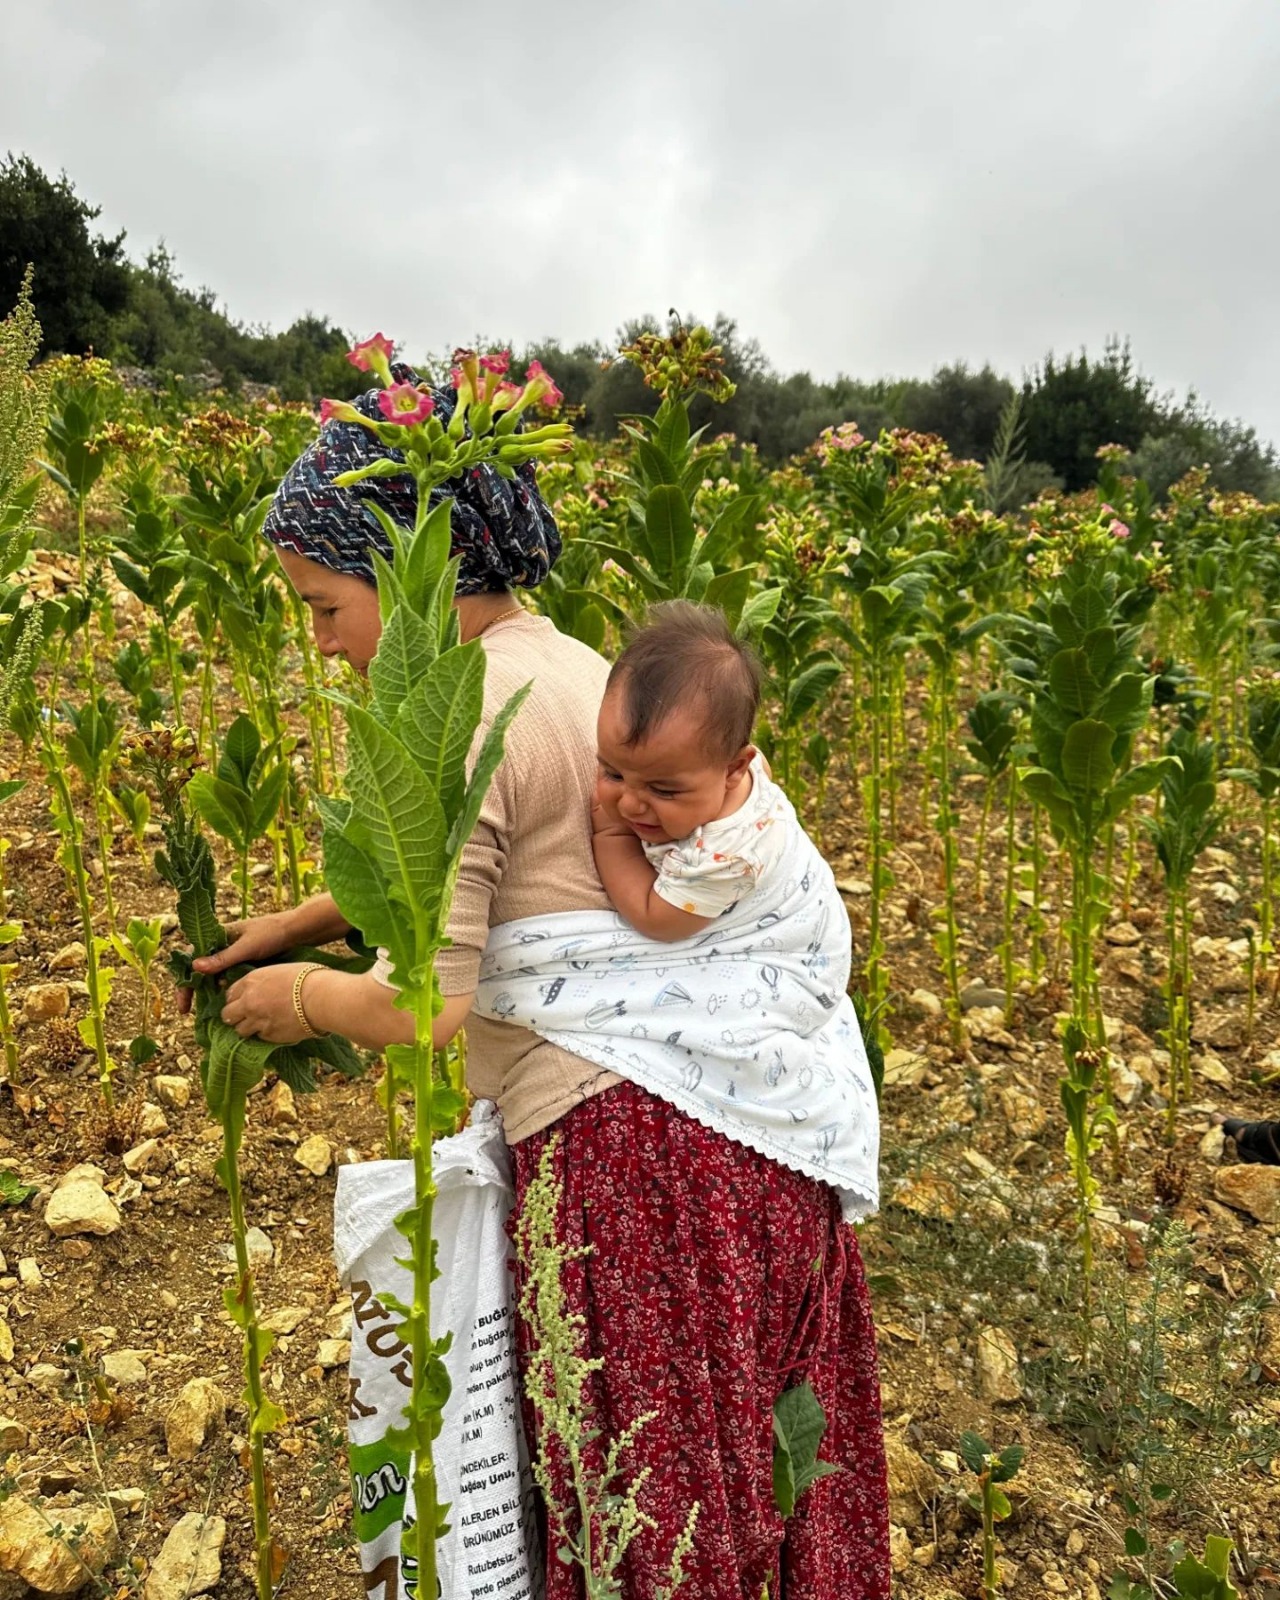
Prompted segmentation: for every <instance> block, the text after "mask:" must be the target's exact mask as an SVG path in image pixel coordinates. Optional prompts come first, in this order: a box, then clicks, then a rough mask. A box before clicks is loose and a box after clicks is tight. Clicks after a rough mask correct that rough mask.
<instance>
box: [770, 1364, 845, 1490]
mask: <svg viewBox="0 0 1280 1600" xmlns="http://www.w3.org/2000/svg"><path fill="white" fill-rule="evenodd" d="M826 1428H827V1417H826V1413H825V1412H824V1411H823V1409H822V1404H821V1402H820V1401H819V1399H818V1397H817V1395H816V1394H815V1393H814V1392H813V1386H812V1385H811V1384H808V1383H802V1384H798V1385H797V1386H796V1387H795V1388H793V1389H787V1390H785V1391H784V1392H783V1393H782V1394H780V1395H779V1396H778V1398H777V1400H775V1401H774V1405H773V1498H774V1504H775V1505H776V1506H777V1508H778V1510H779V1511H780V1512H781V1513H782V1515H783V1516H784V1517H789V1516H790V1515H791V1514H792V1512H793V1511H794V1510H795V1508H796V1502H797V1501H798V1500H799V1499H800V1496H801V1495H802V1494H803V1493H804V1492H805V1490H806V1489H807V1488H808V1487H809V1485H810V1484H811V1483H815V1482H816V1481H817V1480H818V1479H819V1478H825V1477H827V1476H828V1475H829V1474H830V1473H833V1472H839V1471H840V1470H841V1469H840V1468H839V1467H838V1466H836V1465H835V1464H834V1463H832V1462H830V1461H819V1459H818V1446H819V1445H820V1444H821V1443H822V1436H823V1434H824V1433H825V1432H826Z"/></svg>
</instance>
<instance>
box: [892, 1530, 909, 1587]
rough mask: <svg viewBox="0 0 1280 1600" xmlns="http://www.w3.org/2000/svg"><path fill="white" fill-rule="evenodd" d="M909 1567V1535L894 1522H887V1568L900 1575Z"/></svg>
mask: <svg viewBox="0 0 1280 1600" xmlns="http://www.w3.org/2000/svg"><path fill="white" fill-rule="evenodd" d="M910 1568H911V1536H910V1534H909V1533H908V1532H907V1530H906V1529H905V1528H900V1527H899V1526H898V1524H897V1523H896V1522H891V1523H890V1524H889V1570H890V1571H891V1572H892V1573H893V1574H894V1576H895V1577H901V1576H902V1574H903V1573H904V1572H907V1571H909V1570H910Z"/></svg>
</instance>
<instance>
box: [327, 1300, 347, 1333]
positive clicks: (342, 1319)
mask: <svg viewBox="0 0 1280 1600" xmlns="http://www.w3.org/2000/svg"><path fill="white" fill-rule="evenodd" d="M324 1331H325V1333H326V1334H327V1335H328V1336H329V1338H330V1339H349V1338H350V1337H351V1302H350V1300H344V1301H341V1302H339V1304H337V1305H334V1306H330V1307H329V1310H328V1311H327V1312H326V1313H325V1319H324Z"/></svg>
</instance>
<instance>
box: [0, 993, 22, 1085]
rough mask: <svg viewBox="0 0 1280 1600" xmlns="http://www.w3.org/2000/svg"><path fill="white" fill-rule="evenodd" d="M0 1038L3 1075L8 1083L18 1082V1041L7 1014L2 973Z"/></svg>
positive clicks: (19, 1072) (7, 1007)
mask: <svg viewBox="0 0 1280 1600" xmlns="http://www.w3.org/2000/svg"><path fill="white" fill-rule="evenodd" d="M0 1039H3V1041H4V1066H5V1075H6V1077H7V1078H8V1081H9V1082H10V1083H18V1082H20V1081H21V1071H20V1069H19V1065H18V1041H17V1039H16V1038H15V1037H14V1032H13V1018H12V1017H11V1016H10V1014H9V996H8V994H7V993H6V992H5V985H4V976H3V974H0Z"/></svg>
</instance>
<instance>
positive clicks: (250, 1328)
mask: <svg viewBox="0 0 1280 1600" xmlns="http://www.w3.org/2000/svg"><path fill="white" fill-rule="evenodd" d="M129 761H130V765H131V766H132V768H133V769H134V770H135V771H136V772H137V773H138V774H139V775H140V776H141V777H142V778H143V779H144V780H145V781H146V782H148V783H149V784H151V785H152V787H153V788H154V789H155V791H156V795H157V798H158V802H159V808H160V816H161V819H162V820H161V827H162V830H163V833H164V849H163V850H161V851H159V852H157V855H156V858H155V865H156V871H157V872H158V873H159V875H160V877H161V879H162V880H163V881H164V882H165V883H167V884H168V885H169V886H170V887H171V888H172V889H173V890H174V891H175V894H176V896H177V913H178V924H179V926H180V927H181V929H182V932H183V933H184V935H185V936H186V938H187V939H188V940H189V941H190V944H191V950H190V951H180V952H179V951H175V952H173V953H172V955H171V956H170V970H171V972H172V975H173V977H174V979H175V980H176V981H177V982H178V983H179V984H180V985H181V986H183V987H185V988H189V989H191V990H192V991H193V992H194V1011H195V1036H196V1043H197V1044H198V1045H199V1047H200V1052H201V1058H200V1076H201V1081H202V1083H203V1086H204V1094H205V1100H206V1102H207V1103H208V1106H209V1109H210V1111H211V1112H212V1113H213V1114H214V1116H215V1117H216V1118H217V1119H218V1121H219V1122H220V1123H221V1125H222V1155H221V1158H220V1159H219V1161H218V1163H217V1168H216V1170H217V1174H218V1178H219V1180H220V1181H221V1183H222V1185H223V1187H224V1188H225V1189H226V1191H227V1200H228V1203H229V1206H230V1210H231V1231H232V1238H233V1241H234V1246H235V1257H236V1284H235V1287H234V1288H232V1289H228V1290H226V1291H225V1293H224V1295H223V1301H224V1304H225V1306H226V1309H227V1313H228V1315H229V1316H230V1317H231V1319H232V1321H233V1322H234V1323H235V1325H236V1326H237V1327H238V1328H239V1329H240V1333H241V1344H242V1352H243V1362H244V1375H245V1390H244V1397H243V1398H244V1403H245V1407H246V1410H247V1413H248V1421H249V1427H248V1432H249V1466H250V1477H251V1496H252V1504H253V1531H254V1547H255V1573H256V1589H257V1595H258V1600H271V1596H272V1595H273V1593H274V1591H275V1587H276V1584H277V1582H278V1580H279V1577H280V1574H281V1571H282V1570H283V1566H284V1562H285V1559H286V1554H285V1551H284V1549H283V1547H282V1546H281V1545H280V1544H279V1543H278V1541H276V1540H275V1539H274V1538H273V1537H272V1533H271V1521H270V1506H271V1499H272V1494H271V1484H270V1477H269V1474H268V1471H267V1465H266V1453H265V1441H266V1439H267V1437H268V1435H270V1434H272V1433H274V1432H276V1430H277V1429H279V1428H280V1427H281V1426H282V1425H283V1423H284V1421H285V1414H284V1412H283V1410H282V1409H281V1408H280V1407H279V1406H278V1405H277V1404H276V1403H275V1402H274V1401H273V1400H271V1399H269V1398H268V1397H267V1394H266V1392H265V1389H264V1386H263V1364H264V1362H265V1361H266V1358H267V1357H268V1355H269V1354H270V1352H271V1347H272V1344H273V1342H274V1336H273V1335H272V1334H271V1333H270V1332H269V1331H268V1330H267V1329H265V1328H264V1327H263V1326H262V1324H261V1322H260V1320H259V1316H258V1303H257V1294H256V1288H255V1282H254V1275H253V1270H252V1268H251V1266H250V1264H249V1252H248V1243H247V1228H246V1222H245V1213H244V1197H243V1193H242V1189H241V1182H240V1147H241V1143H242V1141H243V1138H244V1126H245V1116H246V1106H247V1100H248V1095H249V1092H250V1090H251V1089H253V1088H254V1087H255V1085H256V1084H258V1083H259V1082H260V1081H261V1079H262V1077H263V1075H264V1073H265V1072H267V1071H268V1070H270V1071H272V1072H275V1073H276V1074H277V1076H278V1077H280V1078H282V1079H284V1080H285V1081H286V1082H287V1083H289V1084H290V1085H291V1087H293V1088H294V1089H296V1090H299V1091H301V1090H309V1089H313V1088H314V1087H315V1076H314V1067H315V1065H316V1064H319V1065H320V1066H323V1067H325V1068H327V1069H330V1070H336V1071H339V1072H344V1073H347V1074H348V1075H353V1074H355V1073H358V1072H359V1071H360V1070H361V1064H360V1060H359V1058H358V1057H357V1055H356V1053H355V1052H354V1051H353V1050H352V1048H351V1046H350V1045H349V1044H348V1043H347V1041H346V1040H345V1039H342V1038H339V1037H338V1036H337V1035H336V1034H328V1035H326V1036H324V1037H322V1038H319V1039H312V1040H307V1041H305V1042H304V1043H302V1044H298V1045H272V1044H268V1043H266V1042H265V1041H264V1040H262V1039H257V1038H254V1039H242V1038H241V1037H240V1036H239V1034H238V1033H236V1031H235V1029H234V1028H231V1027H229V1026H228V1025H227V1024H226V1023H224V1022H223V1021H222V1004H223V986H222V983H221V982H219V981H218V980H216V979H211V978H206V977H203V976H201V975H200V974H199V973H197V972H195V971H194V970H193V968H192V965H191V963H192V960H193V959H194V958H195V957H197V956H206V955H213V954H214V953H215V952H216V951H218V950H221V949H222V948H223V947H224V946H225V944H226V942H227V935H226V931H225V929H224V928H223V926H222V924H221V922H220V921H219V920H218V914H217V882H216V875H215V868H214V860H213V853H212V851H211V850H210V848H209V844H208V841H207V840H206V839H205V837H204V835H203V833H202V832H201V831H200V826H199V823H198V821H197V818H196V816H195V814H194V812H193V810H192V809H191V807H190V805H189V804H188V801H187V798H186V793H185V791H186V789H187V786H188V785H189V783H190V782H191V780H192V777H193V775H194V774H195V770H196V767H197V766H198V765H199V756H198V753H197V747H196V741H195V738H194V736H193V735H192V734H191V733H190V731H189V730H188V729H185V728H179V729H178V730H176V731H169V730H165V729H156V730H152V731H151V732H148V733H145V734H142V735H141V736H140V737H139V738H138V739H137V740H136V741H135V742H134V743H133V745H132V746H131V748H130V752H129ZM156 931H157V932H158V929H157V930H156ZM303 954H304V953H303V952H292V951H291V952H288V953H287V954H286V955H285V956H284V957H283V958H282V959H285V960H289V959H297V958H299V957H300V956H302V955H303ZM305 957H306V958H307V959H317V960H323V959H325V958H324V957H322V956H320V955H319V954H318V953H315V952H310V951H308V952H305ZM248 970H249V968H248V967H233V968H232V969H231V970H230V972H228V973H227V974H226V981H227V982H229V983H233V982H235V980H236V979H237V978H239V977H241V976H243V974H244V973H246V972H247V971H248Z"/></svg>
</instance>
